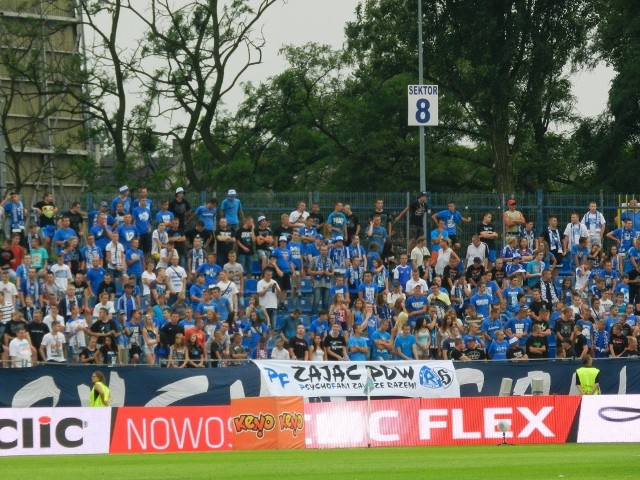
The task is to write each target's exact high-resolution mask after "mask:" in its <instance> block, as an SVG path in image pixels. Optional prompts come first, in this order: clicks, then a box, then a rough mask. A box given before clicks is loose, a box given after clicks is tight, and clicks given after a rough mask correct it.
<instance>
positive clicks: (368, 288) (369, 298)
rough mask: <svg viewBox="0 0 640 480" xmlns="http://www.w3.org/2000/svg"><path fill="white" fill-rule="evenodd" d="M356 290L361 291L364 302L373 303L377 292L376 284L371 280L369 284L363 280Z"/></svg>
mask: <svg viewBox="0 0 640 480" xmlns="http://www.w3.org/2000/svg"><path fill="white" fill-rule="evenodd" d="M358 292H362V297H363V299H364V301H365V302H368V303H375V302H376V295H377V294H378V286H377V285H376V284H375V283H373V282H371V284H369V285H367V284H366V283H364V282H363V283H361V284H360V286H359V287H358Z"/></svg>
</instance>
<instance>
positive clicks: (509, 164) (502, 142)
mask: <svg viewBox="0 0 640 480" xmlns="http://www.w3.org/2000/svg"><path fill="white" fill-rule="evenodd" d="M490 128H491V152H492V154H493V162H494V165H493V170H494V175H493V178H494V179H495V188H496V191H498V192H504V193H511V192H513V191H514V190H515V180H514V176H513V175H514V171H513V156H512V154H511V149H510V148H509V137H508V135H507V133H506V130H504V129H502V128H500V127H499V126H497V125H491V126H490Z"/></svg>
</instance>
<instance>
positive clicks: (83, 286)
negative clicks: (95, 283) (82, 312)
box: [69, 280, 89, 315]
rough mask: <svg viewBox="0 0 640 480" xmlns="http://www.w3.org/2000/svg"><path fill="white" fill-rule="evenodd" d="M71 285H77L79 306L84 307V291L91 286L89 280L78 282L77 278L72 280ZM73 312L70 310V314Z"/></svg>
mask: <svg viewBox="0 0 640 480" xmlns="http://www.w3.org/2000/svg"><path fill="white" fill-rule="evenodd" d="M71 285H73V286H74V287H76V302H77V304H78V305H79V306H81V307H84V306H86V305H85V304H84V291H85V290H86V289H88V288H89V284H88V283H87V282H76V281H75V280H74V281H73V282H71ZM70 314H71V312H69V315H70Z"/></svg>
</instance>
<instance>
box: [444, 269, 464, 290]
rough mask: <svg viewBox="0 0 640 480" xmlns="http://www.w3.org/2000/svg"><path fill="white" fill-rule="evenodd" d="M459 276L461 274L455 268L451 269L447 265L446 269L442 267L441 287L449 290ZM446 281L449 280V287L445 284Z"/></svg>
mask: <svg viewBox="0 0 640 480" xmlns="http://www.w3.org/2000/svg"><path fill="white" fill-rule="evenodd" d="M460 275H462V274H461V273H460V272H459V271H458V268H457V267H453V268H451V267H450V266H449V265H447V266H446V267H444V270H443V271H442V285H443V286H444V287H445V288H446V289H447V290H450V289H451V285H455V283H456V280H457V279H458V278H460ZM447 279H450V280H451V285H449V284H448V283H447V282H445V280H447Z"/></svg>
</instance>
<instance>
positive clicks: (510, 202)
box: [507, 198, 516, 205]
mask: <svg viewBox="0 0 640 480" xmlns="http://www.w3.org/2000/svg"><path fill="white" fill-rule="evenodd" d="M515 204H516V201H515V200H514V199H513V198H512V199H510V200H509V201H508V202H507V205H515Z"/></svg>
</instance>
